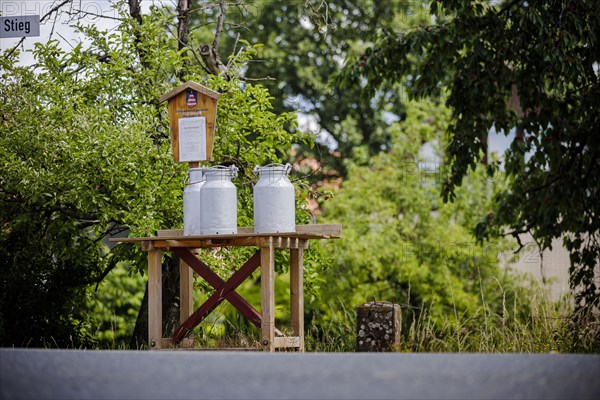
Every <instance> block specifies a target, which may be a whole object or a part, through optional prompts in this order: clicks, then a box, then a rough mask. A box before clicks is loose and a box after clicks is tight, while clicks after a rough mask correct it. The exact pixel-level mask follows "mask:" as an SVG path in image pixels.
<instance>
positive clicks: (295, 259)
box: [290, 249, 304, 351]
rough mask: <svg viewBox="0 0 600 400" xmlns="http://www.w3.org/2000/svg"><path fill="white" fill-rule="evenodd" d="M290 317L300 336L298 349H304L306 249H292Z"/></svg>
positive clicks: (293, 329) (296, 333)
mask: <svg viewBox="0 0 600 400" xmlns="http://www.w3.org/2000/svg"><path fill="white" fill-rule="evenodd" d="M290 319H291V323H292V333H293V334H294V336H297V337H298V338H299V345H298V346H297V347H298V351H304V250H302V249H291V250H290Z"/></svg>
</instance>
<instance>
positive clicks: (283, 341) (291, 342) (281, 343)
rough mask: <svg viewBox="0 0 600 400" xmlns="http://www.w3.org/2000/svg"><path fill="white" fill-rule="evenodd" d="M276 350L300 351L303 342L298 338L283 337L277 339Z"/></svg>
mask: <svg viewBox="0 0 600 400" xmlns="http://www.w3.org/2000/svg"><path fill="white" fill-rule="evenodd" d="M274 342H275V348H276V349H282V348H283V349H286V348H298V349H300V347H301V344H302V340H301V339H300V338H299V337H297V336H283V337H276V338H275V340H274Z"/></svg>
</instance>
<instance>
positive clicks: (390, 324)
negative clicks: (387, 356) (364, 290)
mask: <svg viewBox="0 0 600 400" xmlns="http://www.w3.org/2000/svg"><path fill="white" fill-rule="evenodd" d="M401 327H402V314H401V313H400V306H399V305H398V304H392V303H390V302H387V301H383V302H380V301H378V302H373V303H365V304H362V305H360V306H358V309H357V315H356V351H357V352H358V351H369V352H383V351H391V350H393V348H394V347H398V346H399V345H400V332H401Z"/></svg>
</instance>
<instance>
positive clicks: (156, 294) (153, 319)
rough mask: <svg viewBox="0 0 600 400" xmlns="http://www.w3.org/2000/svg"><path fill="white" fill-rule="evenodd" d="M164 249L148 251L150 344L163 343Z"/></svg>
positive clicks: (151, 345) (156, 346) (154, 346)
mask: <svg viewBox="0 0 600 400" xmlns="http://www.w3.org/2000/svg"><path fill="white" fill-rule="evenodd" d="M161 339H162V251H161V250H158V249H154V250H150V251H149V252H148V346H149V348H150V349H159V348H160V347H161V345H162V342H161Z"/></svg>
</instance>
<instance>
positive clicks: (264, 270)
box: [260, 237, 275, 352]
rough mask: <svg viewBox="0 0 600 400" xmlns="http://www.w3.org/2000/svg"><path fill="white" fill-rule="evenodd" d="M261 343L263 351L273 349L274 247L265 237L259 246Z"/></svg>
mask: <svg viewBox="0 0 600 400" xmlns="http://www.w3.org/2000/svg"><path fill="white" fill-rule="evenodd" d="M260 286H261V287H260V292H261V297H260V304H261V314H262V324H261V344H262V346H263V350H264V351H269V352H273V351H275V340H274V339H275V249H274V247H273V239H272V238H271V237H268V238H265V239H264V240H263V242H262V243H261V247H260Z"/></svg>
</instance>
